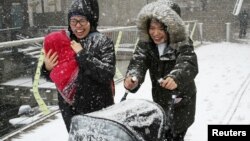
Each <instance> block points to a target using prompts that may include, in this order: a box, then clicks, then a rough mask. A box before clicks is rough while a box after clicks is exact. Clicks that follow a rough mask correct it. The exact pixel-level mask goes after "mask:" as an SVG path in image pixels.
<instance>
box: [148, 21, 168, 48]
mask: <svg viewBox="0 0 250 141" xmlns="http://www.w3.org/2000/svg"><path fill="white" fill-rule="evenodd" d="M152 21H155V22H158V23H160V25H161V26H162V27H163V28H164V31H165V33H166V35H167V37H168V38H167V44H169V41H170V37H169V33H168V32H167V26H166V25H165V24H164V23H162V22H161V21H160V20H158V19H156V18H151V19H148V20H147V25H146V26H147V34H148V35H149V41H150V42H152V43H153V44H155V43H154V41H153V39H152V38H151V37H150V34H149V28H150V24H151V22H152Z"/></svg>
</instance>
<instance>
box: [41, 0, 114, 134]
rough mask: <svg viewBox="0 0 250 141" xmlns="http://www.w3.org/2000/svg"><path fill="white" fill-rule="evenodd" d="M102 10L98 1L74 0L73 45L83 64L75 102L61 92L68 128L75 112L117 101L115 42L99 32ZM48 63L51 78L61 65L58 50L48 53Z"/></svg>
mask: <svg viewBox="0 0 250 141" xmlns="http://www.w3.org/2000/svg"><path fill="white" fill-rule="evenodd" d="M98 12H99V9H98V3H97V1H96V0H73V2H72V5H71V8H70V10H69V13H68V22H69V28H68V31H69V37H70V39H71V40H72V42H71V44H72V45H71V48H72V49H73V50H74V51H75V53H76V60H77V63H78V66H79V73H78V77H77V82H76V83H77V90H76V93H75V96H74V103H73V104H69V103H67V102H66V101H65V100H64V99H63V97H62V96H61V95H60V94H58V101H59V108H60V110H61V113H62V116H63V119H64V122H65V124H66V128H67V130H68V131H69V130H70V123H71V118H72V117H73V116H74V115H77V114H86V113H89V112H93V111H97V110H100V109H102V108H105V107H107V106H110V105H112V104H114V100H113V94H112V90H113V89H112V88H113V87H112V84H113V77H114V75H115V63H116V61H115V52H114V44H113V42H112V40H111V39H110V38H108V37H106V36H105V35H104V34H102V33H100V32H98V31H97V25H98V18H99V13H98ZM44 64H45V65H44V68H43V74H45V75H46V76H47V77H48V76H49V72H50V71H51V70H52V69H53V68H54V67H55V66H56V65H57V54H56V52H55V53H53V54H52V53H50V52H48V53H47V54H45V63H44ZM65 67H67V66H65Z"/></svg>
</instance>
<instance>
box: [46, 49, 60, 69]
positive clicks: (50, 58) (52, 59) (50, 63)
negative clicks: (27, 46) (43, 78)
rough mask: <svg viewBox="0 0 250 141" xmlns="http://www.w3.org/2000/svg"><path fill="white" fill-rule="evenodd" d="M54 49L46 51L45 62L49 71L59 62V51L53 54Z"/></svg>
mask: <svg viewBox="0 0 250 141" xmlns="http://www.w3.org/2000/svg"><path fill="white" fill-rule="evenodd" d="M51 53H52V50H51V49H50V50H49V52H48V53H47V54H46V53H44V64H45V68H46V70H47V71H51V70H52V69H53V68H54V67H55V66H56V65H57V63H58V60H57V58H58V55H57V52H54V53H53V54H52V55H51Z"/></svg>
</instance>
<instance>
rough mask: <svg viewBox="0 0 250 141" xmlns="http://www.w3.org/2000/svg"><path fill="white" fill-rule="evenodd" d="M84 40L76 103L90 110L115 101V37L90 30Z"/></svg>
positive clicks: (84, 109) (82, 109)
mask: <svg viewBox="0 0 250 141" xmlns="http://www.w3.org/2000/svg"><path fill="white" fill-rule="evenodd" d="M80 43H81V45H82V47H83V48H84V49H83V50H82V51H80V52H79V53H78V54H77V62H78V65H79V67H80V72H79V76H78V89H77V93H76V95H75V103H74V105H73V106H74V107H75V108H76V111H77V112H78V113H89V112H92V111H96V110H100V109H102V108H104V107H107V106H109V105H112V104H113V103H114V102H113V95H112V88H111V82H112V81H113V77H114V75H115V63H116V62H115V52H114V45H113V42H112V41H111V39H109V38H108V37H106V36H105V35H103V34H102V33H99V32H94V33H90V35H88V36H87V38H85V39H82V40H80Z"/></svg>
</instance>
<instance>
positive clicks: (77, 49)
mask: <svg viewBox="0 0 250 141" xmlns="http://www.w3.org/2000/svg"><path fill="white" fill-rule="evenodd" d="M70 46H71V48H72V49H73V50H74V51H75V53H78V52H80V51H81V50H82V49H83V48H82V46H81V44H80V43H77V42H76V41H75V40H73V41H71V45H70Z"/></svg>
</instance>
